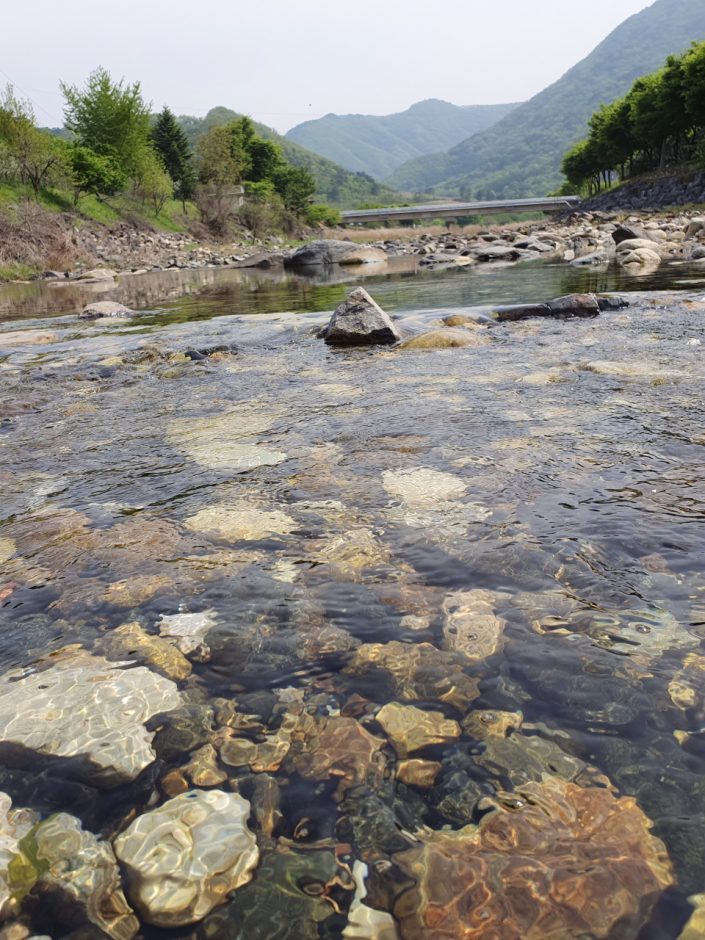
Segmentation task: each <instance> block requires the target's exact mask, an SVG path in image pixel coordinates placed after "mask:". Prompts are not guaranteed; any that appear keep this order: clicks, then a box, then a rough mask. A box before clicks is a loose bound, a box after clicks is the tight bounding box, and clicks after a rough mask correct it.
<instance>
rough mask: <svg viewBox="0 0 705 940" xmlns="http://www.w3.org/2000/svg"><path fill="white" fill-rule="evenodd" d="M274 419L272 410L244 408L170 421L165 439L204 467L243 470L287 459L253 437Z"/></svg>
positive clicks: (236, 471)
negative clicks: (213, 415)
mask: <svg viewBox="0 0 705 940" xmlns="http://www.w3.org/2000/svg"><path fill="white" fill-rule="evenodd" d="M275 420H276V413H275V412H274V413H273V412H271V411H270V412H269V413H268V412H267V411H266V410H265V409H262V410H257V409H255V408H252V407H244V408H242V409H234V410H232V411H229V412H226V413H225V414H223V415H218V416H217V417H208V416H205V417H203V418H186V419H183V420H180V421H172V422H171V424H170V425H169V428H168V431H167V439H168V441H169V442H170V443H171V444H173V445H174V446H176V447H179V448H180V449H182V450H183V451H184V453H186V454H187V455H188V456H189V457H190V458H191V459H192V460H194V461H195V462H196V463H199V464H200V465H201V466H203V467H207V468H208V469H210V470H229V471H232V472H234V473H244V472H246V471H247V470H253V469H255V468H256V467H266V466H274V465H275V464H278V463H281V462H282V461H283V460H286V459H287V455H286V454H284V453H282V452H281V451H277V450H273V449H271V448H268V447H265V446H263V445H262V444H260V443H259V441H258V440H256V439H255V438H256V436H257V435H260V434H263V433H264V432H265V431H267V430H268V429H269V428H270V427H271V426H272V424H273V423H274V421H275Z"/></svg>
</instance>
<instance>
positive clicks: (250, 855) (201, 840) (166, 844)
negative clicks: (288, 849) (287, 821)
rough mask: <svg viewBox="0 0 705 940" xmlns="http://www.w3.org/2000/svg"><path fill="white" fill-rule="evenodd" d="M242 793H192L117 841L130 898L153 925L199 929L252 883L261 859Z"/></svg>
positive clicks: (151, 814) (171, 802) (152, 814)
mask: <svg viewBox="0 0 705 940" xmlns="http://www.w3.org/2000/svg"><path fill="white" fill-rule="evenodd" d="M249 815H250V804H249V803H248V802H247V800H245V799H243V798H242V797H241V796H240V795H239V794H237V793H225V792H224V791H222V790H208V791H203V790H191V791H189V792H188V793H183V794H181V795H180V796H177V797H174V799H172V800H169V801H168V802H167V803H165V804H164V805H163V806H160V807H158V808H157V809H154V810H152V811H151V812H149V813H145V814H144V815H142V816H139V817H138V818H137V819H136V820H135V821H134V822H133V823H132V825H131V826H130V827H129V828H128V829H127V830H126V831H125V832H124V833H122V835H120V836H118V837H117V839H116V840H115V854H116V855H117V857H118V859H119V860H120V861H121V862H122V864H123V865H124V866H125V868H126V869H127V872H128V874H129V876H130V887H129V889H128V890H129V893H130V897H131V899H132V900H133V902H134V904H135V906H136V907H137V908H138V909H139V911H140V912H141V914H142V916H143V918H144V919H145V920H146V921H147V923H149V924H154V925H155V926H158V927H179V926H182V925H186V924H193V923H197V922H198V921H199V920H202V919H203V918H204V917H205V916H206V915H207V914H209V913H210V912H211V911H212V910H213V908H215V907H217V906H218V905H219V904H222V903H223V902H224V901H226V900H227V897H228V895H229V894H230V892H232V891H234V890H235V889H236V888H239V887H240V886H241V885H244V884H246V883H247V882H248V881H249V880H250V879H251V878H252V872H253V869H254V868H255V867H256V865H257V862H258V860H259V850H258V848H257V843H256V841H255V837H254V835H253V834H252V833H251V832H250V830H249V829H248V826H247V820H248V817H249Z"/></svg>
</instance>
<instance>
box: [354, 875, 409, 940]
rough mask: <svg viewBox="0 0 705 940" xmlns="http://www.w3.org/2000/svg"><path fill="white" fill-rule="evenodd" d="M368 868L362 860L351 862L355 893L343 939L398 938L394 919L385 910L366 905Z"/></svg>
mask: <svg viewBox="0 0 705 940" xmlns="http://www.w3.org/2000/svg"><path fill="white" fill-rule="evenodd" d="M367 873H368V868H367V865H365V863H364V862H361V861H356V862H355V863H354V864H353V871H352V874H353V879H354V881H355V894H354V896H353V899H352V903H351V905H350V910H349V911H348V922H347V925H346V926H345V929H344V930H343V940H398V937H399V934H398V932H397V927H396V921H395V920H394V918H393V917H392V915H391V914H388V913H387V912H386V911H376V910H375V909H374V908H372V907H368V906H367V905H366V904H365V903H364V900H365V898H366V897H367V887H366V885H365V878H366V877H367Z"/></svg>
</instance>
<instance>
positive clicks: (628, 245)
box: [617, 238, 661, 259]
mask: <svg viewBox="0 0 705 940" xmlns="http://www.w3.org/2000/svg"><path fill="white" fill-rule="evenodd" d="M640 248H645V249H647V250H648V251H653V252H654V253H655V254H657V255H658V256H659V259H660V257H661V255H660V251H661V246H660V245H659V243H658V242H655V241H652V240H651V239H650V238H629V239H626V240H625V241H623V242H620V243H619V245H618V246H617V257H618V258H619V256H620V255H623V254H625V253H627V252H630V251H637V250H638V249H640Z"/></svg>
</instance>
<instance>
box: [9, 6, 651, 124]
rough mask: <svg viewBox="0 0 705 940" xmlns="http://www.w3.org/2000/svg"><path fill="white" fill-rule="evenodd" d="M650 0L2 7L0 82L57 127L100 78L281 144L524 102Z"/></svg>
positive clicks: (159, 103)
mask: <svg viewBox="0 0 705 940" xmlns="http://www.w3.org/2000/svg"><path fill="white" fill-rule="evenodd" d="M651 2H652V0H590V2H589V3H587V4H585V3H569V2H566V0H440V2H437V0H436V2H434V0H297V2H294V0H259V2H249V0H247V2H246V0H207V2H204V3H194V2H193V0H188V2H186V0H117V2H113V3H100V2H97V0H62V2H58V0H24V2H20V0H2V6H3V10H2V25H1V26H0V82H1V83H2V84H4V83H5V82H7V81H12V82H13V83H14V84H15V86H16V88H17V91H18V93H19V94H21V95H22V96H23V97H29V98H31V99H32V101H33V102H34V104H35V110H36V117H37V121H38V123H39V124H50V125H56V124H60V123H62V120H63V118H62V107H63V99H62V97H61V94H60V92H59V87H58V86H59V80H60V79H63V80H65V81H68V82H71V83H74V84H79V85H82V84H83V82H84V81H85V78H86V76H87V75H88V73H89V72H90V71H91V70H92V69H93V68H95V67H96V66H97V65H104V66H105V67H106V68H107V69H108V70H109V71H110V72H111V74H112V75H113V77H114V78H121V77H125V78H126V79H128V80H129V81H135V80H139V81H140V82H141V83H142V90H143V93H144V96H145V98H146V99H147V100H149V101H152V103H153V105H154V106H155V108H157V109H158V108H161V106H162V105H163V104H165V103H166V104H168V105H169V106H170V107H171V108H172V109H173V110H174V111H176V112H177V113H178V114H195V115H203V114H205V113H206V111H207V110H208V109H209V108H211V107H213V105H216V104H222V105H226V106H227V107H231V108H233V109H234V110H236V111H240V112H242V113H245V114H250V115H251V116H252V117H254V118H255V119H256V120H259V121H263V122H264V123H265V124H269V125H270V126H272V127H275V128H277V129H278V130H280V131H285V130H287V129H288V128H290V127H293V126H294V125H295V124H299V123H300V122H301V121H306V120H309V119H311V118H315V117H320V116H321V115H323V114H327V113H328V112H329V111H335V112H337V113H340V114H345V113H350V112H357V113H365V114H388V113H390V112H392V111H402V110H404V109H405V108H407V107H408V106H409V105H410V104H412V103H413V102H415V101H419V100H421V99H423V98H443V99H445V100H446V101H452V102H453V103H455V104H492V103H498V102H505V101H519V100H524V99H526V98H529V97H531V96H532V95H533V94H535V93H536V92H538V91H540V90H541V89H542V88H544V87H545V86H546V85H548V84H550V83H551V82H553V81H555V80H556V79H557V78H559V77H560V76H561V75H562V74H563V73H564V72H565V71H566V70H567V69H568V68H570V66H571V65H574V64H575V63H576V62H577V61H578V60H579V59H581V58H583V57H584V56H585V55H586V54H587V53H588V52H590V50H591V49H592V48H593V47H594V46H595V45H597V43H598V42H599V41H600V40H601V39H603V38H604V37H605V36H606V35H607V34H608V33H609V32H611V30H612V29H614V27H615V26H617V25H618V24H619V23H620V22H622V20H624V19H626V18H627V17H628V16H631V15H632V14H633V13H637V12H638V11H639V10H643V9H644V8H645V7H648V6H650V5H651Z"/></svg>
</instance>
